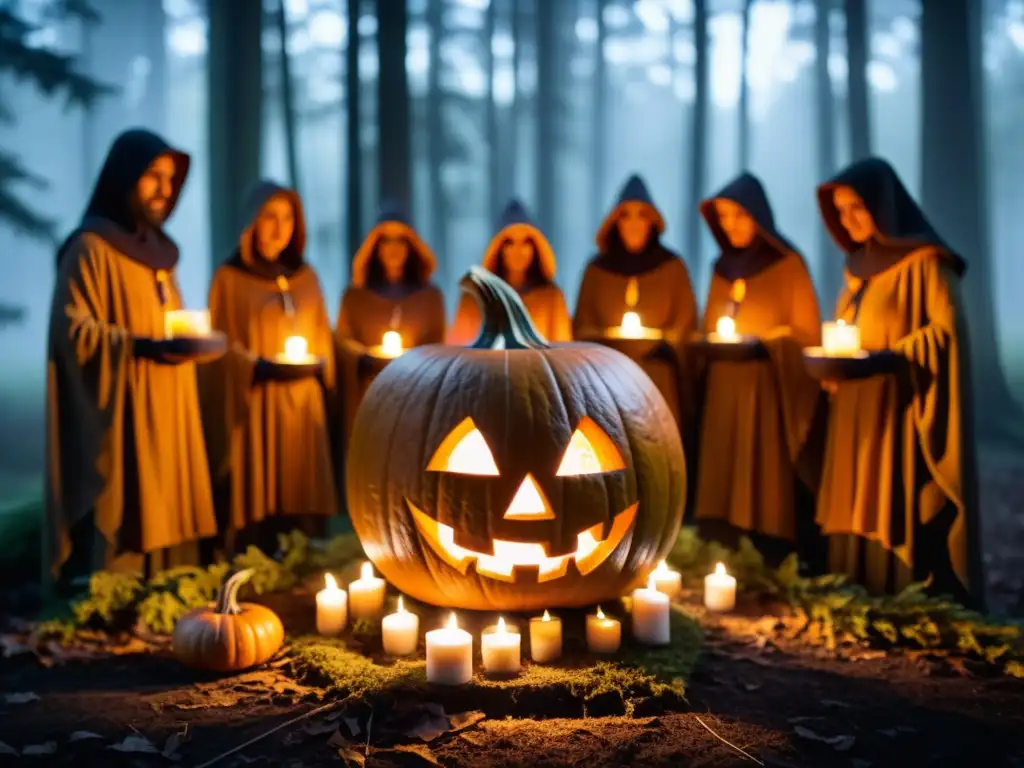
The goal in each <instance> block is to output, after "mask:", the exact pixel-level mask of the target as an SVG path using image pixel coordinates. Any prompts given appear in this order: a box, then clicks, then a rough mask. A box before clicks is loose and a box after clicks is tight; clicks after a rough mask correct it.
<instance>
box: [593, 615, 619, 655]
mask: <svg viewBox="0 0 1024 768" xmlns="http://www.w3.org/2000/svg"><path fill="white" fill-rule="evenodd" d="M621 643H622V623H621V622H620V621H619V620H618V619H610V618H608V617H607V616H605V615H604V611H602V610H601V606H598V607H597V613H593V614H591V615H589V616H587V648H589V649H590V652H591V653H615V652H616V651H617V650H619V645H620V644H621Z"/></svg>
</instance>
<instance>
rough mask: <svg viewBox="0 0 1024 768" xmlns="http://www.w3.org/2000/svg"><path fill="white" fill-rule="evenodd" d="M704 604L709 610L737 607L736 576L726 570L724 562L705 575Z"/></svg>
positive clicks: (726, 609)
mask: <svg viewBox="0 0 1024 768" xmlns="http://www.w3.org/2000/svg"><path fill="white" fill-rule="evenodd" d="M704 605H705V607H707V609H708V610H709V611H731V610H732V609H733V608H735V607H736V577H735V576H730V575H729V574H728V573H726V571H725V565H724V564H723V563H717V564H716V565H715V572H714V573H709V574H708V575H707V576H705V577H704Z"/></svg>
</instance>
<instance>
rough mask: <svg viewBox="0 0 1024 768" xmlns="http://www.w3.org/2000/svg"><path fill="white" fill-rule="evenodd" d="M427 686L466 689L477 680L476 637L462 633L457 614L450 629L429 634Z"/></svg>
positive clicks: (437, 630) (427, 639)
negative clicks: (471, 681)
mask: <svg viewBox="0 0 1024 768" xmlns="http://www.w3.org/2000/svg"><path fill="white" fill-rule="evenodd" d="M426 645H427V682H428V683H438V684H440V685H464V684H465V683H468V682H469V681H470V680H471V679H472V677H473V636H472V635H471V634H469V632H467V631H466V630H464V629H459V625H458V623H457V622H456V620H455V613H454V612H453V613H452V615H451V618H449V619H448V626H447V627H444V628H442V629H432V630H431V631H430V632H427V637H426Z"/></svg>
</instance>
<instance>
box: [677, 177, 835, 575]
mask: <svg viewBox="0 0 1024 768" xmlns="http://www.w3.org/2000/svg"><path fill="white" fill-rule="evenodd" d="M700 212H701V214H702V215H703V217H704V221H705V222H706V223H707V226H708V229H710V230H711V233H712V235H714V237H715V240H716V241H717V243H718V246H719V248H720V249H721V253H720V255H719V257H718V259H717V260H716V261H715V264H714V272H713V274H712V276H711V284H710V286H709V289H708V297H707V303H706V305H705V309H704V320H703V331H704V333H712V332H714V331H715V330H716V328H718V327H720V325H721V321H722V320H723V319H726V318H727V319H729V320H731V321H732V324H733V327H734V328H735V332H736V333H737V334H740V335H743V336H756V337H759V338H760V339H761V343H762V344H763V346H764V348H765V351H766V355H765V357H764V358H762V359H753V360H745V361H742V362H733V361H724V360H719V361H712V362H709V363H708V364H707V365H705V366H704V369H703V373H704V375H703V376H702V379H701V385H702V392H701V394H702V402H703V414H702V418H701V434H700V449H699V451H698V456H699V459H698V460H699V465H698V470H697V483H696V485H697V491H696V500H695V504H694V510H695V511H694V517H695V518H696V520H697V521H698V525H699V527H700V528H701V531H702V534H703V536H704V537H705V538H708V539H712V540H715V541H718V542H719V543H721V544H724V545H726V546H729V547H735V546H736V544H737V540H738V539H739V537H740V536H741V535H747V536H750V537H751V540H752V541H753V542H754V544H755V545H756V546H757V548H758V549H759V550H760V551H761V552H762V554H764V555H765V556H766V557H767V559H768V560H769V561H771V562H772V563H773V564H778V562H779V561H781V560H782V558H783V557H785V556H786V554H788V553H789V552H790V551H791V550H792V549H793V548H794V546H796V545H797V543H798V541H799V543H800V545H801V546H800V547H799V549H800V551H801V554H803V555H805V556H806V557H808V558H809V559H814V558H810V555H812V554H813V551H814V549H815V547H814V544H815V543H816V541H817V540H818V538H819V534H818V533H817V531H815V530H814V495H813V492H812V491H811V488H812V487H813V486H814V485H815V484H816V479H817V478H816V474H817V473H816V471H815V468H814V462H813V457H814V451H815V449H817V450H818V451H819V452H820V444H818V443H815V442H813V441H810V442H809V441H808V436H809V435H810V433H811V427H812V425H813V424H814V417H815V413H816V412H817V411H818V409H819V408H821V409H823V407H824V400H823V398H822V397H821V388H820V386H819V384H818V382H817V381H815V380H814V379H812V378H811V377H810V376H809V375H808V374H807V372H806V370H805V368H804V360H803V348H804V347H807V346H815V345H817V344H819V343H820V337H821V315H820V313H819V311H818V300H817V297H816V296H815V293H814V286H813V285H812V283H811V276H810V273H809V272H808V271H807V265H806V264H805V263H804V260H803V257H801V255H800V253H799V252H798V251H797V249H796V247H795V246H794V245H793V244H792V243H791V242H790V241H789V239H787V238H786V237H785V236H784V235H782V234H781V233H780V232H779V229H778V227H777V226H776V225H775V217H774V215H773V213H772V208H771V204H770V203H769V201H768V195H767V194H766V193H765V190H764V187H763V185H762V184H761V181H760V180H759V179H758V178H757V177H756V176H754V175H753V174H750V173H743V174H741V175H740V176H738V177H737V178H736V179H734V180H733V181H731V182H730V183H729V184H727V185H726V186H725V187H723V188H722V189H721V190H720V191H719V192H718V193H716V194H715V195H714V196H713V197H711V198H709V199H707V200H705V201H704V202H702V203H701V206H700ZM800 470H802V472H801V471H800ZM800 475H802V476H803V480H801V479H800Z"/></svg>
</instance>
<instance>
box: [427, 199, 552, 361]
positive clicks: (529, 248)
mask: <svg viewBox="0 0 1024 768" xmlns="http://www.w3.org/2000/svg"><path fill="white" fill-rule="evenodd" d="M481 265H482V266H483V268H484V269H487V270H489V271H491V272H493V273H494V274H496V275H497V276H498V277H500V278H501V279H502V280H504V281H505V282H506V283H508V284H509V285H511V286H512V287H513V288H515V289H516V292H517V293H518V294H519V297H520V298H521V299H522V300H523V304H524V305H525V306H526V310H527V311H528V312H529V313H530V319H531V320H533V324H534V325H535V326H536V327H537V330H539V331H540V332H541V334H542V335H543V336H544V338H545V339H547V340H548V341H569V340H571V339H572V321H571V319H570V318H569V310H568V309H567V308H566V306H565V296H563V295H562V290H561V289H560V288H559V287H558V285H557V284H556V283H555V267H556V263H555V251H554V249H553V248H552V247H551V243H549V242H548V239H547V238H546V237H545V236H544V233H542V232H541V231H540V229H538V228H537V225H536V224H534V223H533V220H532V219H531V218H530V216H529V214H528V213H527V212H526V208H524V207H523V204H522V203H520V202H519V201H518V200H513V201H511V202H510V203H509V204H508V206H507V207H506V208H505V210H504V211H503V212H502V214H501V218H500V220H499V221H498V228H497V232H496V233H495V235H494V237H493V238H491V242H490V243H489V244H488V246H487V250H486V251H484V257H483V260H482V262H481ZM480 321H481V318H480V308H479V307H478V306H477V303H476V301H474V300H473V299H472V298H471V297H470V296H463V297H462V300H461V301H460V302H459V308H458V310H457V311H456V313H455V320H454V321H453V322H452V325H451V327H450V328H449V329H448V339H447V340H448V343H449V344H460V345H461V344H469V343H471V342H472V341H473V340H474V339H476V336H477V333H479V331H480Z"/></svg>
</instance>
